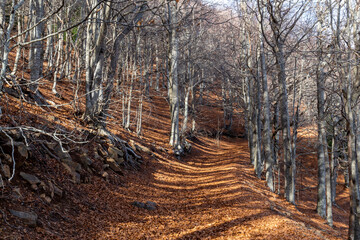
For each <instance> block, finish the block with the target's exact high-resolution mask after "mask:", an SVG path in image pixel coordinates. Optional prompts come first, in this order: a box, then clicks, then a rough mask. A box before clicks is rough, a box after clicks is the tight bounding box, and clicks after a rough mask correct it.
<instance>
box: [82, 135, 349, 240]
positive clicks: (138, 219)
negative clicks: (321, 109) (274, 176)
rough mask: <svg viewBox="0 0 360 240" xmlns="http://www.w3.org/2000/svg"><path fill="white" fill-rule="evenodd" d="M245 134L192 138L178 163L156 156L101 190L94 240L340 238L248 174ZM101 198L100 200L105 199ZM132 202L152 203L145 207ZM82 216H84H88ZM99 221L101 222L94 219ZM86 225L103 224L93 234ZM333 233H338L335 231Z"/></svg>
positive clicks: (99, 190)
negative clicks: (115, 185) (217, 138)
mask: <svg viewBox="0 0 360 240" xmlns="http://www.w3.org/2000/svg"><path fill="white" fill-rule="evenodd" d="M248 159H249V156H248V150H247V146H246V142H245V141H244V140H239V139H230V138H223V139H222V140H221V141H220V142H219V143H218V144H216V142H215V141H214V140H213V139H209V138H198V139H196V140H195V141H194V142H193V151H192V154H191V155H189V156H188V157H185V158H184V159H183V160H182V161H173V160H171V161H170V160H167V159H166V158H163V157H161V156H160V155H157V156H156V157H155V158H153V159H152V160H150V162H149V163H148V166H147V167H146V170H144V171H142V172H140V174H138V173H137V174H131V176H129V181H128V184H127V186H126V187H119V188H115V189H113V190H111V191H109V190H106V189H101V188H99V189H98V190H97V191H96V192H97V196H94V199H95V200H96V198H97V197H98V196H100V198H103V197H104V196H107V200H106V202H107V203H108V205H107V206H106V207H105V209H104V210H103V211H102V213H98V216H97V217H94V221H89V223H90V225H92V226H91V227H90V228H88V229H87V230H89V231H90V232H91V234H90V235H89V233H90V232H87V233H86V231H85V232H83V234H84V235H82V236H84V237H91V238H97V239H341V238H342V237H344V236H341V235H340V234H341V233H339V232H337V231H334V230H331V229H330V228H329V227H327V226H326V225H325V224H323V223H322V222H323V221H321V220H319V221H317V220H315V221H314V220H313V219H310V218H309V217H306V216H304V215H303V214H301V213H300V212H299V211H297V210H296V209H295V207H293V206H291V205H290V204H288V203H286V202H285V201H284V200H283V199H281V198H279V197H278V196H277V195H276V194H271V193H269V192H268V191H267V190H266V187H265V186H264V181H261V180H259V179H257V178H255V177H254V174H253V172H252V170H251V166H250V165H249V163H248V161H249V160H248ZM103 200H104V199H103ZM132 201H143V202H145V201H154V202H156V203H157V204H158V209H157V210H155V211H148V210H144V209H140V208H137V207H135V206H132V205H131V202H132ZM83 217H85V218H86V217H87V218H89V214H88V213H87V214H85V213H84V216H83ZM100 223H101V224H102V225H101V226H99V224H100ZM92 229H102V230H101V231H97V232H96V233H94V232H93V231H92ZM336 236H338V237H336Z"/></svg>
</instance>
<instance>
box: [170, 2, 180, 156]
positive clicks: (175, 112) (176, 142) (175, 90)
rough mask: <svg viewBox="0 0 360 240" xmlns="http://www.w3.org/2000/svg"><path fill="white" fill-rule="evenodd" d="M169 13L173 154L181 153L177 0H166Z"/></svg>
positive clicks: (171, 140) (171, 143)
mask: <svg viewBox="0 0 360 240" xmlns="http://www.w3.org/2000/svg"><path fill="white" fill-rule="evenodd" d="M168 14H169V30H170V32H169V43H170V49H169V57H168V58H169V98H170V119H171V133H170V142H169V143H170V145H171V146H173V147H174V151H175V154H181V153H182V151H183V150H182V147H181V144H180V134H179V111H180V106H179V81H178V54H179V38H178V36H177V32H176V31H177V30H176V28H177V24H178V20H177V17H178V16H177V15H178V4H177V1H172V2H168Z"/></svg>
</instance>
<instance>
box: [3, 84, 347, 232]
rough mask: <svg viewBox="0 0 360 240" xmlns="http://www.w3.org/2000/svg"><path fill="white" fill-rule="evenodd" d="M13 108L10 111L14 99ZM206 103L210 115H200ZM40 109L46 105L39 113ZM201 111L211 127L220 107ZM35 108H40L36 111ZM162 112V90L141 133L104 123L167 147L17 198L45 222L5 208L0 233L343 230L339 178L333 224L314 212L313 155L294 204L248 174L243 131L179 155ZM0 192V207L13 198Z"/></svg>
mask: <svg viewBox="0 0 360 240" xmlns="http://www.w3.org/2000/svg"><path fill="white" fill-rule="evenodd" d="M66 87H67V85H66V84H64V85H63V86H61V85H60V86H59V89H60V91H61V90H63V92H64V95H63V96H64V97H65V99H66V98H67V96H66V95H65V93H66ZM48 92H50V91H49V89H48V91H47V92H46V91H44V93H45V96H46V97H48V98H50V95H49V93H48ZM9 99H10V100H9V101H8V102H9V103H10V105H11V104H12V102H14V103H16V100H15V99H12V97H9ZM55 100H56V99H54V101H55ZM56 101H59V100H56ZM58 103H61V102H58ZM15 106H16V104H14V107H15ZM25 107H26V104H25ZM10 108H11V107H10ZM26 108H27V110H28V111H35V110H32V109H35V108H32V107H29V106H28V107H26ZM218 110H219V109H218ZM12 111H14V112H16V111H17V110H16V108H14V109H13V110H12ZM206 111H207V113H206ZM66 112H70V111H64V110H61V109H58V110H56V112H54V115H56V114H58V115H57V117H58V118H59V119H60V121H58V123H57V124H60V123H62V124H66V121H67V119H69V118H71V116H66ZM209 112H211V114H212V116H206V115H207V114H209ZM14 114H15V113H14ZM46 114H47V113H45V112H44V113H43V116H44V117H45V116H46ZM198 114H199V115H201V114H203V117H202V121H199V122H198V124H199V125H200V127H202V128H205V127H204V126H206V128H207V129H209V131H211V130H214V128H216V126H217V125H219V124H218V122H216V121H214V119H219V118H218V116H217V115H219V116H220V118H221V116H222V115H221V112H220V110H219V112H217V110H216V111H215V110H214V109H211V108H209V109H207V110H205V112H201V111H199V113H198ZM36 115H37V117H39V116H41V111H40V112H37V113H36ZM168 115H169V114H168V105H167V102H166V100H165V98H164V97H159V96H158V97H152V100H151V104H146V106H145V110H144V123H143V137H141V138H138V137H136V135H135V134H134V133H131V132H130V133H129V132H126V131H124V130H122V129H121V127H120V126H119V125H116V124H109V125H108V127H109V128H110V129H111V130H112V131H113V132H115V133H116V134H118V135H120V136H121V138H123V139H125V140H128V139H135V141H137V142H142V144H144V145H150V144H152V145H157V146H160V147H162V148H163V149H164V151H156V152H154V154H153V155H146V156H143V159H144V163H143V165H142V166H141V169H140V170H139V171H134V170H131V171H130V170H129V171H125V176H123V177H121V182H120V183H118V182H117V183H114V182H108V181H105V180H104V179H102V178H101V177H98V176H94V177H93V178H92V180H91V182H89V183H82V184H80V185H74V184H72V183H68V182H66V183H63V185H62V187H63V188H65V189H66V185H68V184H72V185H74V186H72V185H71V188H69V189H71V192H70V191H68V192H67V194H66V196H65V199H63V200H60V201H59V202H54V203H51V204H50V205H49V204H44V203H43V202H41V201H39V200H38V199H39V198H36V197H32V198H31V199H30V197H29V199H25V200H23V201H22V203H21V205H26V204H28V205H29V206H30V207H32V208H33V209H38V213H40V214H39V219H40V221H41V222H42V225H41V226H38V227H36V228H29V227H26V226H22V225H18V227H16V226H15V227H14V225H15V224H19V223H18V222H16V220H14V219H13V218H11V216H9V214H7V215H8V219H7V221H8V223H10V225H11V226H10V225H9V224H5V223H4V222H1V225H0V239H344V238H346V233H347V221H348V219H347V218H348V214H347V209H348V191H347V189H345V188H344V187H343V186H342V185H339V186H338V189H337V190H338V196H337V204H338V205H337V206H336V207H334V228H330V227H329V226H328V225H326V224H325V221H324V220H323V219H321V218H320V217H319V216H318V215H317V214H316V211H315V208H316V184H317V180H316V177H315V176H316V162H315V160H314V159H312V158H303V159H302V160H301V162H300V163H301V164H300V165H299V166H300V167H299V168H298V185H297V186H298V192H297V197H298V199H297V202H296V206H294V205H291V204H289V203H288V202H286V201H285V200H284V198H283V197H282V196H280V195H277V194H275V193H271V192H270V191H269V190H268V188H267V187H266V186H265V181H264V179H263V178H262V179H258V178H256V177H255V175H254V171H253V168H252V165H251V164H250V162H249V161H250V160H249V150H248V147H247V142H246V140H245V139H243V138H238V137H225V136H220V135H218V137H217V138H216V137H215V138H214V137H210V136H208V135H209V134H198V135H197V136H196V137H194V138H193V139H192V140H191V141H190V142H191V144H192V151H191V153H189V154H187V155H185V156H184V157H182V158H181V160H178V159H176V158H175V157H174V156H173V154H172V153H171V148H170V146H169V145H168V144H167V142H168V132H169V129H170V121H169V117H168ZM235 124H236V122H235ZM205 132H206V131H205ZM47 161H48V162H50V160H47ZM36 164H37V163H35V162H34V164H33V165H34V166H36ZM48 164H50V163H48ZM29 167H30V166H28V167H27V168H28V169H29ZM43 168H44V167H42V168H41V169H43ZM45 168H48V167H45ZM39 169H40V167H39ZM34 171H35V172H36V170H34ZM42 171H45V170H42ZM39 174H40V173H39ZM39 174H38V175H39ZM14 184H15V185H17V186H19V187H20V188H21V191H22V194H23V195H24V196H34V194H33V193H32V192H31V191H29V190H27V189H26V187H24V186H23V185H24V184H23V183H21V180H20V179H19V178H16V179H15V182H14ZM21 184H23V185H21ZM1 201H2V200H1V199H0V207H1V209H2V211H3V213H4V211H6V209H7V208H8V207H9V206H11V205H12V203H9V202H5V203H2V202H1ZM134 201H140V202H146V201H152V202H155V203H156V204H157V209H156V210H154V211H150V210H146V209H143V208H138V207H136V206H133V205H132V203H133V202H134ZM4 217H5V216H3V218H4Z"/></svg>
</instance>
